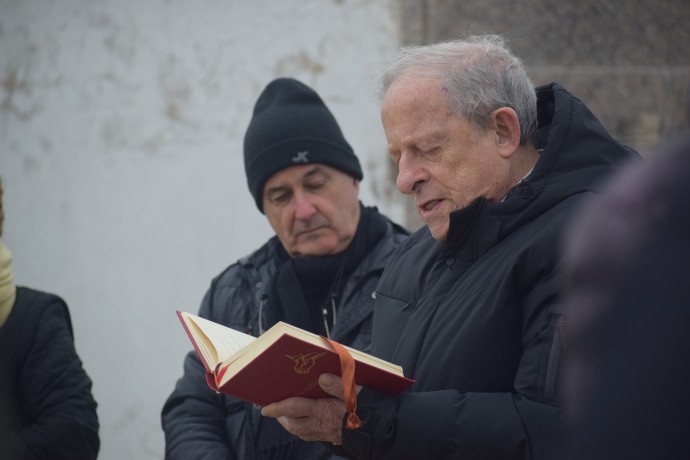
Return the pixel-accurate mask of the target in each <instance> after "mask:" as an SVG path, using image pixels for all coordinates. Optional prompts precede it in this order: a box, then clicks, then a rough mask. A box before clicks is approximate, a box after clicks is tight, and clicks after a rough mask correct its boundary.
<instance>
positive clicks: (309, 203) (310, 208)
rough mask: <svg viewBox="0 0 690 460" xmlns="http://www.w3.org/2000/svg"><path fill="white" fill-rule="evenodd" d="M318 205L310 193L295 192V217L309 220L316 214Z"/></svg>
mask: <svg viewBox="0 0 690 460" xmlns="http://www.w3.org/2000/svg"><path fill="white" fill-rule="evenodd" d="M316 212H317V211H316V207H315V206H314V203H313V199H312V197H311V196H310V195H309V194H308V193H303V192H298V193H296V194H295V218H296V219H299V220H309V219H311V218H312V216H313V215H314V214H316Z"/></svg>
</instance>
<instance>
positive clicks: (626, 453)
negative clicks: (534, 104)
mask: <svg viewBox="0 0 690 460" xmlns="http://www.w3.org/2000/svg"><path fill="white" fill-rule="evenodd" d="M650 153H652V154H650V155H647V156H645V160H643V161H635V162H631V164H630V165H627V166H626V167H625V168H624V169H623V170H621V171H620V172H619V173H617V174H616V175H615V177H614V178H612V180H611V181H610V182H608V183H607V185H606V187H605V188H604V190H603V192H602V194H601V196H596V197H594V198H592V200H591V201H590V202H589V203H588V204H587V206H585V207H583V209H582V211H581V212H580V213H578V218H577V219H576V220H575V223H574V225H573V227H572V230H571V231H570V232H569V236H568V238H567V240H566V245H565V247H566V251H565V264H564V265H565V270H566V273H567V276H566V277H565V278H566V281H567V282H566V286H567V290H566V302H565V305H566V311H567V314H568V318H569V320H568V326H569V328H568V353H569V360H568V362H567V363H566V366H565V368H564V375H565V377H566V378H564V379H563V381H564V386H565V388H564V393H565V397H564V407H565V410H566V413H567V414H569V416H570V417H569V419H570V422H571V426H570V430H569V432H571V433H572V437H571V438H570V439H569V440H568V444H567V445H566V448H565V449H564V452H563V455H562V456H561V457H560V458H562V459H563V460H580V459H586V460H604V459H606V460H648V459H654V460H670V459H686V458H688V457H689V456H690V396H688V388H690V352H689V350H690V334H688V330H687V329H688V324H690V133H686V134H684V135H679V136H677V137H674V138H671V139H667V140H666V141H664V142H663V144H662V145H661V146H660V147H658V148H657V149H656V151H655V152H650Z"/></svg>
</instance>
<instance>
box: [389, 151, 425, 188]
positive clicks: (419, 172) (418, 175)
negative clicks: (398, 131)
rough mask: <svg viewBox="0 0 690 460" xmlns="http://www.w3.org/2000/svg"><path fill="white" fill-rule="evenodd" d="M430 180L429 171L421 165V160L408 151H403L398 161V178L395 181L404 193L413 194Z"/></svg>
mask: <svg viewBox="0 0 690 460" xmlns="http://www.w3.org/2000/svg"><path fill="white" fill-rule="evenodd" d="M427 180H428V173H427V172H426V170H425V169H424V168H422V167H421V165H420V164H419V161H418V160H417V159H416V158H415V157H414V155H410V154H407V153H403V154H402V155H401V156H400V161H398V178H397V180H396V181H395V185H396V187H398V190H400V191H401V192H402V193H404V194H406V195H411V194H413V193H414V192H415V190H416V189H417V187H419V185H420V184H421V183H423V182H425V181H427Z"/></svg>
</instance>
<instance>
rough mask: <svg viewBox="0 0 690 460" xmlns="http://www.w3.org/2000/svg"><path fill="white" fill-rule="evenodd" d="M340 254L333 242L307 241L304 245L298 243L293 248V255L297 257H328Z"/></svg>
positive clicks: (335, 243)
mask: <svg viewBox="0 0 690 460" xmlns="http://www.w3.org/2000/svg"><path fill="white" fill-rule="evenodd" d="M338 252H342V250H340V248H339V247H338V244H337V242H333V241H319V240H313V241H307V242H304V243H299V244H297V245H296V246H295V251H294V253H295V255H298V256H310V257H318V256H330V255H333V254H337V253H338Z"/></svg>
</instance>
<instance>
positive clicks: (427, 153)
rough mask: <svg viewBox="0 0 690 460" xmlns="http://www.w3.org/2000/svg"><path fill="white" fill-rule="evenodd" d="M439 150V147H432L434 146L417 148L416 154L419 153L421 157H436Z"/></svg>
mask: <svg viewBox="0 0 690 460" xmlns="http://www.w3.org/2000/svg"><path fill="white" fill-rule="evenodd" d="M440 152H441V148H440V147H434V148H430V149H417V155H419V156H420V157H422V158H427V159H433V158H436V157H437V156H438V154H439V153H440Z"/></svg>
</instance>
